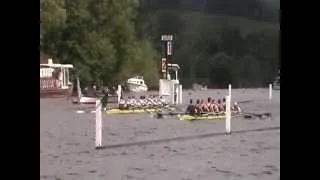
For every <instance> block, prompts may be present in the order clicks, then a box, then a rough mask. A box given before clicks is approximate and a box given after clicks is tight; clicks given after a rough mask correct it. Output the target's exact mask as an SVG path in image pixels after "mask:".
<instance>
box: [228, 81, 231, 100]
mask: <svg viewBox="0 0 320 180" xmlns="http://www.w3.org/2000/svg"><path fill="white" fill-rule="evenodd" d="M228 96H230V98H231V84H229V94H228Z"/></svg>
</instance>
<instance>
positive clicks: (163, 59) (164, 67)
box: [161, 58, 167, 73]
mask: <svg viewBox="0 0 320 180" xmlns="http://www.w3.org/2000/svg"><path fill="white" fill-rule="evenodd" d="M166 66H167V64H166V58H162V59H161V71H162V72H163V73H165V72H166V69H167V68H166Z"/></svg>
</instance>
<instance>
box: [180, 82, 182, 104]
mask: <svg viewBox="0 0 320 180" xmlns="http://www.w3.org/2000/svg"><path fill="white" fill-rule="evenodd" d="M179 104H182V84H179Z"/></svg>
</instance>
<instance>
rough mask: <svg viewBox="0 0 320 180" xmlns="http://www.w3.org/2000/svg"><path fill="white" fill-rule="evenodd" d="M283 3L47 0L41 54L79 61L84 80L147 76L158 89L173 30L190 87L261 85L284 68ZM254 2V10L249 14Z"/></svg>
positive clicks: (176, 56) (110, 82) (183, 74)
mask: <svg viewBox="0 0 320 180" xmlns="http://www.w3.org/2000/svg"><path fill="white" fill-rule="evenodd" d="M261 2H262V1H261ZM226 3H227V4H229V6H224V4H226ZM277 4H278V1H277V0H272V1H270V2H268V3H259V2H258V0H245V1H243V2H242V3H239V1H236V0H227V1H226V0H212V1H200V2H199V1H198V0H170V1H169V0H165V2H164V1H160V0H152V1H151V0H90V1H88V0H40V17H41V24H40V37H41V40H40V47H41V53H42V54H43V55H45V56H46V57H47V56H48V57H53V58H54V61H58V62H60V63H71V64H74V65H75V67H76V68H77V72H78V74H79V76H80V79H81V81H82V82H81V83H82V84H83V85H90V84H93V83H96V84H106V85H114V84H117V83H121V82H123V81H124V80H126V79H127V78H129V77H131V76H134V75H142V76H144V77H145V79H146V81H147V83H148V85H149V86H151V87H152V86H155V87H156V86H157V85H158V79H159V67H160V59H161V53H162V52H161V47H160V42H159V41H160V36H161V35H162V34H166V33H170V34H173V36H174V37H173V38H174V41H173V62H174V63H177V64H179V65H180V66H181V67H182V69H181V73H180V77H182V78H181V80H182V83H183V84H184V87H188V86H189V85H191V84H192V83H194V82H197V83H203V82H205V83H209V84H211V85H213V86H216V87H220V86H221V87H223V86H224V87H225V86H226V84H227V83H229V82H232V83H233V84H235V86H239V87H245V86H260V85H264V83H266V82H268V81H269V80H270V79H272V78H273V76H274V75H275V74H276V73H277V71H278V65H279V55H278V54H279V29H280V28H279V25H278V24H277V20H275V17H278V15H277V13H278V9H279V7H278V5H277ZM249 6H250V7H251V6H254V8H253V9H250V11H246V10H248V8H249ZM219 7H220V8H219ZM274 12H277V13H274ZM217 14H219V15H217ZM222 15H223V16H222ZM243 17H246V18H247V19H245V18H243ZM268 18H269V19H268ZM249 19H255V20H249ZM261 21H270V22H271V23H266V22H261Z"/></svg>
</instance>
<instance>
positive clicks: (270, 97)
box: [269, 84, 272, 100]
mask: <svg viewBox="0 0 320 180" xmlns="http://www.w3.org/2000/svg"><path fill="white" fill-rule="evenodd" d="M271 99H272V84H269V100H271Z"/></svg>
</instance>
